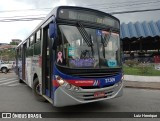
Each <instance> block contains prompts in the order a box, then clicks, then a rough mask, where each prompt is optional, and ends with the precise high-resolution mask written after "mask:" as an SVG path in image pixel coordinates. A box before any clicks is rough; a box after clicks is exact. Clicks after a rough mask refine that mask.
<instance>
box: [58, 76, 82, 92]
mask: <svg viewBox="0 0 160 121" xmlns="http://www.w3.org/2000/svg"><path fill="white" fill-rule="evenodd" d="M55 77H56V80H57V82H58V83H59V85H60V86H64V87H65V88H66V89H68V90H72V91H79V89H80V88H79V87H77V86H75V85H72V84H70V83H68V82H67V81H65V80H64V79H62V78H61V77H60V76H57V75H56V76H55Z"/></svg>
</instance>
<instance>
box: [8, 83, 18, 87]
mask: <svg viewBox="0 0 160 121" xmlns="http://www.w3.org/2000/svg"><path fill="white" fill-rule="evenodd" d="M18 85H20V83H16V84H10V85H8V86H11V87H12V86H18Z"/></svg>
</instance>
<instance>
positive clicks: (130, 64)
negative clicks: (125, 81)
mask: <svg viewBox="0 0 160 121" xmlns="http://www.w3.org/2000/svg"><path fill="white" fill-rule="evenodd" d="M125 64H126V65H127V66H129V67H133V66H135V65H138V61H136V60H126V61H125Z"/></svg>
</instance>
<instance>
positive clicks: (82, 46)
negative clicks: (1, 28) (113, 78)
mask: <svg viewBox="0 0 160 121" xmlns="http://www.w3.org/2000/svg"><path fill="white" fill-rule="evenodd" d="M59 29H60V32H61V37H60V38H61V39H59V41H60V42H58V43H60V44H59V45H58V46H57V52H58V53H57V63H58V64H60V65H63V66H67V67H70V68H115V67H120V40H119V34H117V33H113V32H111V31H105V30H97V29H92V28H81V29H79V28H78V26H70V25H59ZM59 56H62V57H61V59H62V60H63V61H60V59H58V58H59Z"/></svg>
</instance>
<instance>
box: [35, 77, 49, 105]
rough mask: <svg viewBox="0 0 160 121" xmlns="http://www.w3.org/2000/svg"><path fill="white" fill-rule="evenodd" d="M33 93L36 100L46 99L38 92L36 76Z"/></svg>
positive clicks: (38, 86)
mask: <svg viewBox="0 0 160 121" xmlns="http://www.w3.org/2000/svg"><path fill="white" fill-rule="evenodd" d="M33 94H34V96H35V98H36V99H37V100H38V101H41V102H44V101H46V99H45V98H44V97H42V95H41V94H40V85H39V80H38V78H36V79H35V80H34V82H33Z"/></svg>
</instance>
